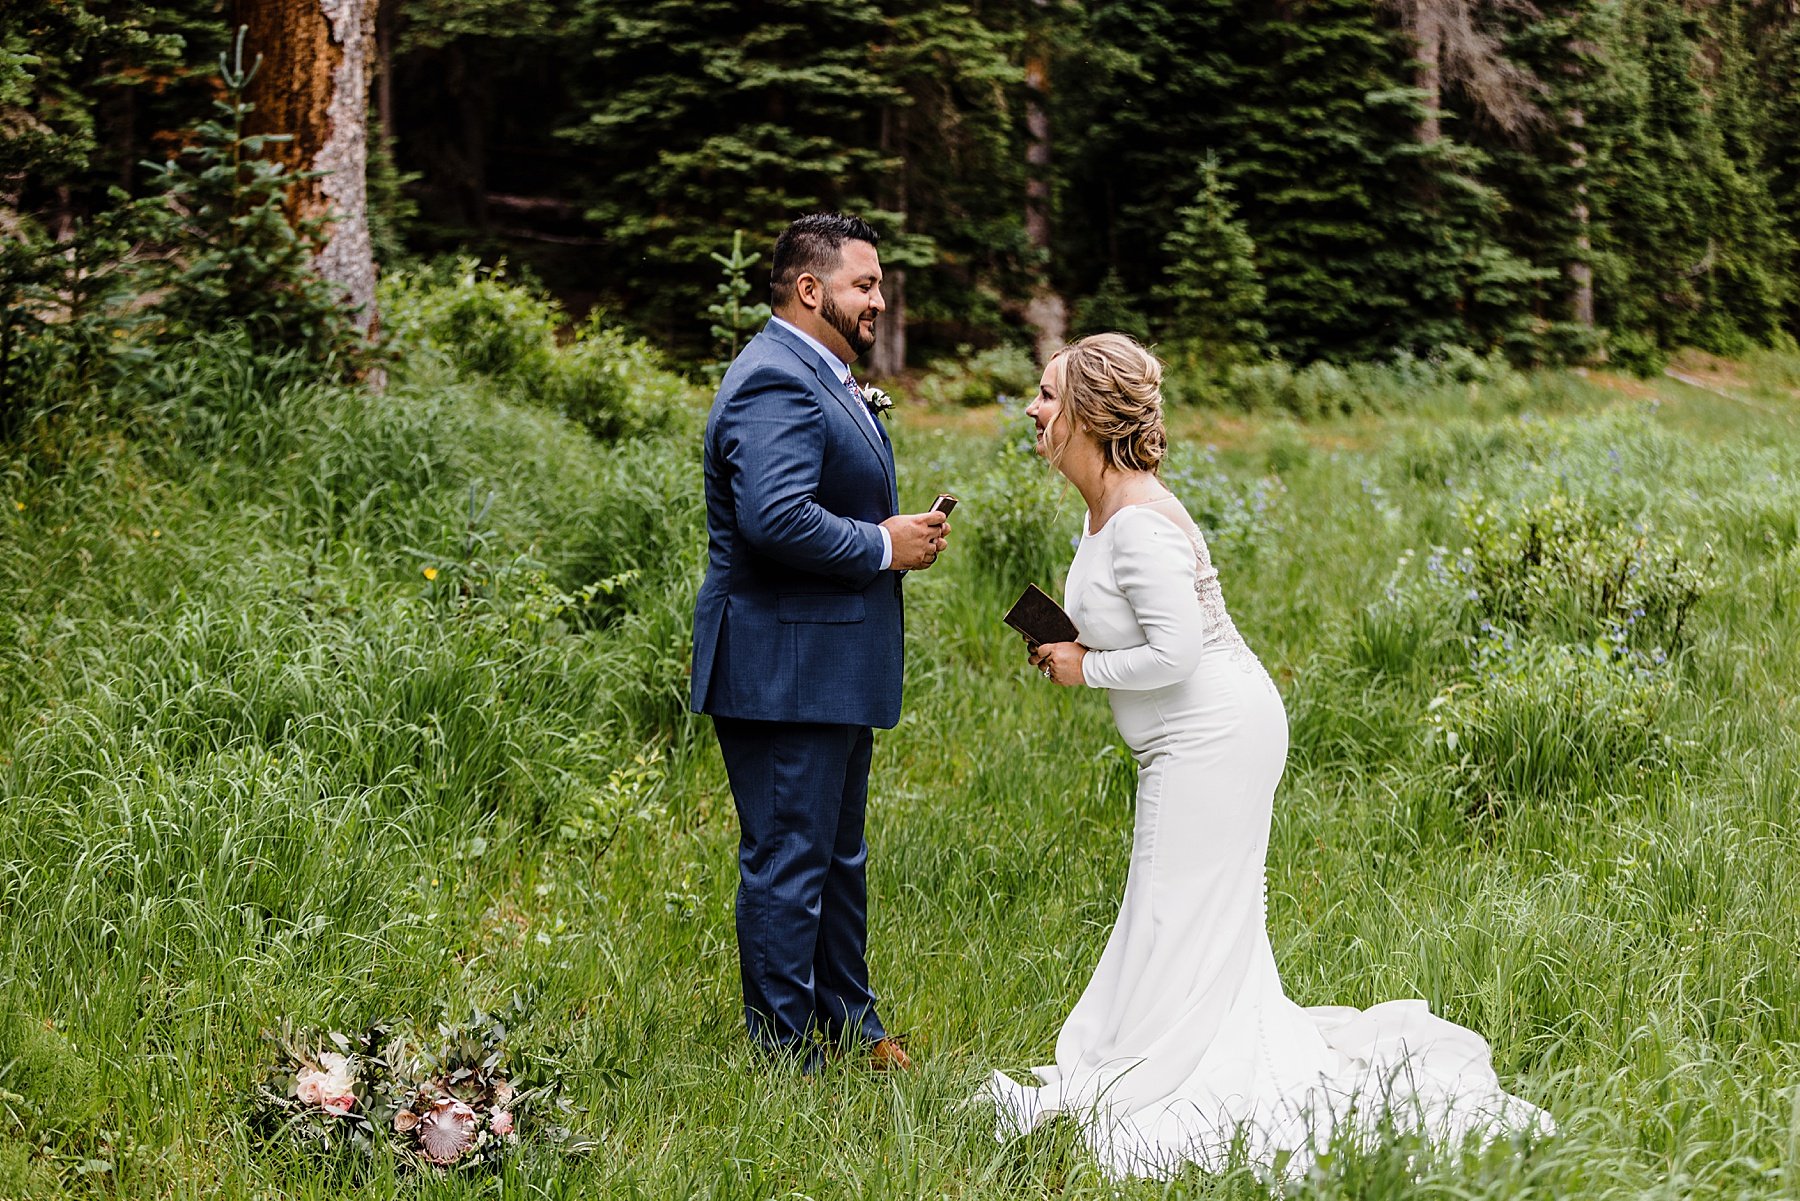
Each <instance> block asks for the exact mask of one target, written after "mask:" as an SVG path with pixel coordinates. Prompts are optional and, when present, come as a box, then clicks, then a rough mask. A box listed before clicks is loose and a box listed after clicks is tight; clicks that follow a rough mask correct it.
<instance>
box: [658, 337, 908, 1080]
mask: <svg viewBox="0 0 1800 1201" xmlns="http://www.w3.org/2000/svg"><path fill="white" fill-rule="evenodd" d="M705 469H706V532H707V542H708V562H707V570H706V579H705V581H704V583H702V585H701V587H700V596H699V599H698V601H697V603H696V604H695V608H694V668H693V685H692V688H693V691H692V696H691V698H690V700H691V704H692V706H693V708H694V710H695V711H696V712H700V713H708V714H711V715H712V717H713V726H714V729H715V731H716V732H717V734H718V737H719V747H720V750H721V751H722V752H723V755H724V758H725V769H726V773H727V775H728V776H729V777H730V780H731V791H732V796H733V798H734V799H735V801H736V803H737V810H738V818H739V823H740V827H741V830H742V836H741V840H740V843H739V850H738V870H739V885H738V903H737V934H738V957H739V962H740V966H741V968H742V974H743V984H744V1009H745V1018H746V1021H747V1022H748V1024H749V1027H750V1032H751V1035H752V1036H753V1037H754V1038H755V1039H756V1041H757V1042H758V1043H760V1044H761V1045H763V1046H765V1047H768V1048H771V1049H775V1050H789V1051H794V1052H797V1053H800V1054H802V1055H804V1056H805V1057H806V1060H807V1063H808V1065H809V1066H810V1065H812V1064H815V1063H816V1062H817V1055H818V1052H817V1050H816V1049H815V1048H814V1047H813V1044H812V1036H813V1034H814V1032H818V1033H821V1034H823V1035H824V1036H825V1037H827V1038H829V1039H845V1038H853V1039H857V1040H861V1041H868V1042H873V1041H875V1040H877V1039H879V1038H882V1037H883V1036H884V1033H885V1032H884V1031H883V1029H882V1025H881V1021H880V1019H879V1017H877V1016H876V1012H875V996H874V993H873V992H872V991H871V989H870V988H869V982H868V967H867V965H866V962H865V959H864V952H865V947H866V944H867V935H866V907H867V901H866V898H867V890H866V886H865V883H864V872H863V869H864V864H865V862H866V860H867V856H868V848H867V845H866V844H865V843H864V841H863V813H864V808H865V805H866V802H867V795H868V774H869V760H870V755H871V751H872V747H873V735H872V733H871V727H873V726H881V727H883V728H891V727H892V726H893V725H894V724H895V723H896V722H898V721H899V720H900V686H901V668H902V660H901V633H902V615H901V596H900V573H899V572H896V571H891V570H883V569H882V567H881V560H882V554H883V541H882V536H881V533H880V530H879V529H878V526H879V525H880V523H881V522H882V521H884V520H886V519H887V518H889V517H891V516H893V515H894V513H895V512H896V511H897V508H898V503H899V502H898V494H897V492H896V489H895V483H894V456H893V448H892V446H891V444H890V443H889V442H888V440H887V435H886V433H885V432H884V431H882V430H881V429H880V428H879V425H878V424H877V423H875V422H872V421H871V420H870V419H869V417H868V415H867V413H866V411H865V410H864V409H863V406H862V403H861V402H860V401H858V400H856V399H854V398H852V396H851V395H850V393H849V390H848V389H847V388H846V387H845V386H844V384H843V382H842V381H840V380H837V379H834V378H832V375H831V373H830V372H829V371H828V370H827V369H826V368H825V366H824V364H823V363H822V362H821V361H820V359H819V357H818V355H817V354H816V352H814V350H813V349H812V348H811V347H809V346H807V345H806V343H804V342H803V341H801V340H800V339H799V338H797V337H795V336H794V335H793V333H791V332H790V331H788V330H785V329H782V328H781V327H780V326H779V325H775V324H771V325H769V326H768V327H767V328H766V329H764V330H763V332H762V333H760V334H758V335H757V336H756V337H755V338H753V339H752V340H751V341H750V344H749V345H748V346H747V347H745V348H744V351H743V353H742V354H740V355H739V356H738V358H737V361H736V362H734V363H733V364H732V365H731V369H730V370H729V371H727V372H726V373H725V379H724V382H723V383H722V384H721V385H720V387H719V393H718V396H717V397H716V398H715V399H714V401H713V407H712V412H711V414H710V416H709V417H708V419H707V423H706V449H705Z"/></svg>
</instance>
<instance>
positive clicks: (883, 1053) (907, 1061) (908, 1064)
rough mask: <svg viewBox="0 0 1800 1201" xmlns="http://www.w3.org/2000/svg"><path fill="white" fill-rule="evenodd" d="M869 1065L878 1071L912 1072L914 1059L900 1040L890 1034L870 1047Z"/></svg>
mask: <svg viewBox="0 0 1800 1201" xmlns="http://www.w3.org/2000/svg"><path fill="white" fill-rule="evenodd" d="M869 1066H870V1067H872V1068H874V1069H875V1070H876V1071H878V1072H910V1071H912V1070H913V1061H912V1057H911V1056H910V1055H908V1054H907V1053H906V1048H904V1047H902V1046H901V1045H900V1042H899V1040H898V1039H895V1038H893V1037H891V1036H890V1037H888V1038H884V1039H882V1040H880V1041H879V1042H877V1043H875V1044H874V1045H872V1046H871V1047H870V1048H869Z"/></svg>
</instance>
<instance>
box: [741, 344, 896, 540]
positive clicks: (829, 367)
mask: <svg viewBox="0 0 1800 1201" xmlns="http://www.w3.org/2000/svg"><path fill="white" fill-rule="evenodd" d="M769 323H770V324H771V325H779V326H781V328H782V329H785V330H787V331H788V332H789V333H791V334H793V335H794V336H795V337H797V338H799V339H800V340H801V341H802V342H804V343H806V344H807V345H808V346H810V347H812V349H813V353H814V354H816V355H818V356H819V361H820V362H821V363H823V364H824V365H825V370H826V371H828V372H830V373H831V378H832V379H834V380H836V381H837V382H838V385H839V386H840V387H843V388H844V390H845V391H846V392H848V391H849V390H850V389H849V387H848V385H846V384H845V383H844V379H845V377H847V376H848V375H849V374H850V364H848V363H846V362H844V360H842V359H840V358H838V357H837V356H836V355H834V354H832V353H831V351H829V350H827V349H826V348H825V343H823V342H821V341H819V340H818V339H817V338H815V337H813V336H812V335H811V334H809V333H807V332H806V331H805V330H803V329H801V328H800V327H799V326H797V325H795V324H794V323H793V322H792V321H788V320H785V319H784V318H781V317H770V318H769ZM850 399H851V400H854V401H856V408H858V409H860V410H862V414H863V416H864V417H867V418H868V419H869V424H870V425H874V426H875V433H876V435H877V436H879V435H880V433H881V427H880V426H879V425H875V414H874V412H872V411H871V410H870V408H869V406H868V405H866V404H864V403H863V402H862V400H861V399H860V398H858V397H857V396H855V395H854V394H852V395H851V397H850ZM875 528H876V529H877V530H879V531H880V532H881V570H883V571H886V570H887V569H888V568H889V567H892V566H893V565H894V538H893V535H891V534H889V533H888V532H887V527H886V526H883V525H877V526H876V527H875Z"/></svg>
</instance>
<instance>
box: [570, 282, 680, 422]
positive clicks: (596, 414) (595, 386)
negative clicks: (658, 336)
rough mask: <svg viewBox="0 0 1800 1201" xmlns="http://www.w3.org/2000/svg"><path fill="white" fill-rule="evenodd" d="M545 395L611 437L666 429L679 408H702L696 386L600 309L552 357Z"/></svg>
mask: <svg viewBox="0 0 1800 1201" xmlns="http://www.w3.org/2000/svg"><path fill="white" fill-rule="evenodd" d="M543 399H544V401H545V402H546V403H548V404H549V405H550V407H551V408H553V409H555V410H556V411H557V412H559V413H561V414H562V415H563V416H565V417H567V418H569V420H571V421H574V422H577V423H578V424H580V425H583V426H585V427H586V428H587V431H588V432H589V433H591V434H593V435H594V437H596V438H601V439H608V440H610V439H614V438H627V437H633V436H635V435H638V434H645V433H650V432H652V431H654V430H660V429H665V428H667V427H668V426H669V424H670V423H671V421H672V420H673V419H674V417H675V416H676V415H677V414H678V413H681V412H697V411H698V410H699V407H700V397H699V394H698V392H697V390H696V389H695V388H694V387H693V385H691V384H689V383H688V382H687V381H686V380H684V379H682V378H681V377H680V376H679V375H676V374H675V373H674V372H672V371H670V370H669V369H668V368H667V367H666V366H664V364H663V360H662V357H661V356H660V355H659V354H658V353H657V352H656V350H655V349H654V348H653V347H651V345H650V344H649V343H648V342H645V341H643V340H642V339H637V338H630V337H628V336H627V335H626V334H625V333H624V332H623V331H621V330H619V329H617V328H615V327H613V326H609V325H607V324H606V323H605V319H604V316H603V315H602V314H601V313H600V312H598V311H596V312H595V313H593V314H591V315H590V316H589V318H588V320H587V321H586V322H585V323H583V325H582V327H581V329H580V331H579V332H578V333H577V334H576V336H575V340H574V341H573V342H572V343H570V344H569V345H568V346H567V347H565V348H564V349H563V350H561V351H559V352H557V354H556V355H555V357H554V358H553V360H552V362H551V364H550V370H549V372H548V373H547V375H546V378H545V380H544V387H543Z"/></svg>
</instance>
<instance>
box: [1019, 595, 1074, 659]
mask: <svg viewBox="0 0 1800 1201" xmlns="http://www.w3.org/2000/svg"><path fill="white" fill-rule="evenodd" d="M1005 621H1006V624H1007V625H1009V626H1011V627H1012V628H1013V629H1015V630H1017V631H1019V633H1021V634H1023V635H1025V641H1027V642H1029V643H1031V645H1033V646H1039V645H1041V644H1043V643H1046V642H1074V641H1075V640H1076V639H1077V638H1078V637H1080V633H1079V631H1077V630H1076V629H1075V623H1074V622H1072V621H1070V620H1069V615H1068V614H1067V613H1064V612H1063V608H1062V606H1061V605H1059V604H1057V603H1056V602H1055V601H1053V600H1051V599H1050V598H1049V597H1048V596H1047V595H1045V594H1044V591H1043V589H1041V588H1039V587H1038V586H1037V585H1036V584H1027V585H1025V591H1024V592H1023V593H1022V594H1021V595H1020V597H1019V599H1018V600H1017V601H1015V602H1013V607H1012V608H1010V609H1008V610H1007V611H1006V617H1005Z"/></svg>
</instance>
